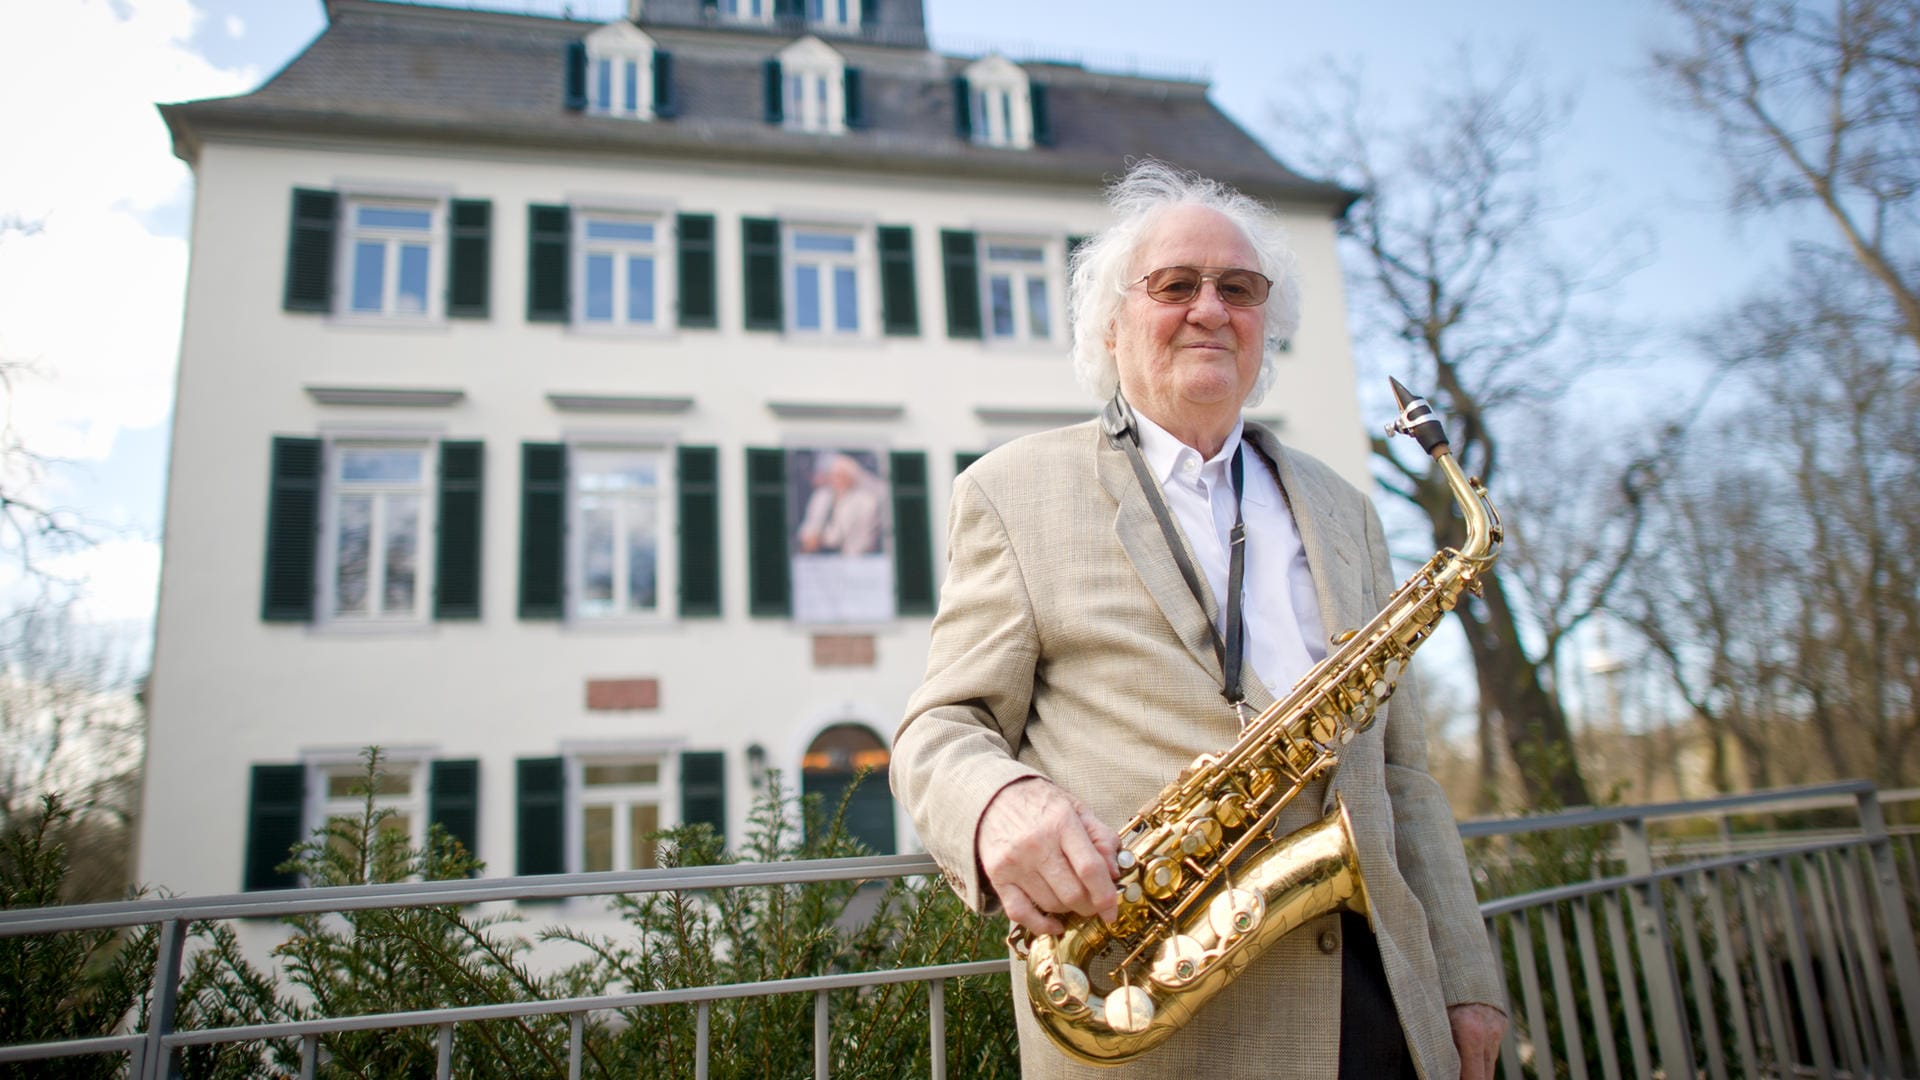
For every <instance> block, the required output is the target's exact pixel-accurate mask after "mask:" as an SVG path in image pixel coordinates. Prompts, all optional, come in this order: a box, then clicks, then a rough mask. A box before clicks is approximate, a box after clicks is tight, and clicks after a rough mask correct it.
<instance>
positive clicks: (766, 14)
mask: <svg viewBox="0 0 1920 1080" xmlns="http://www.w3.org/2000/svg"><path fill="white" fill-rule="evenodd" d="M773 4H774V0H719V2H718V4H717V6H718V8H719V10H720V14H722V15H723V16H725V17H726V19H727V21H728V22H757V23H763V22H770V21H771V20H772V19H773Z"/></svg>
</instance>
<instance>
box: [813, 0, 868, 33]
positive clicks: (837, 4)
mask: <svg viewBox="0 0 1920 1080" xmlns="http://www.w3.org/2000/svg"><path fill="white" fill-rule="evenodd" d="M807 21H808V22H810V23H812V24H813V25H815V26H823V27H826V28H827V29H830V30H857V29H859V27H860V0H807Z"/></svg>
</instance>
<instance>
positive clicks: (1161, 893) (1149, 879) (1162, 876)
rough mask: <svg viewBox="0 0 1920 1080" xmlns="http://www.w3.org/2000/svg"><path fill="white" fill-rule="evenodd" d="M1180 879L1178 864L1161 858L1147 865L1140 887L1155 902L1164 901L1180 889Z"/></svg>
mask: <svg viewBox="0 0 1920 1080" xmlns="http://www.w3.org/2000/svg"><path fill="white" fill-rule="evenodd" d="M1180 878H1181V871H1180V864H1179V863H1177V862H1174V861H1173V860H1172V859H1169V858H1166V857H1164V856H1162V857H1160V858H1157V859H1154V860H1153V861H1152V862H1149V863H1148V864H1147V870H1146V874H1145V880H1144V881H1143V882H1141V887H1142V888H1144V889H1145V890H1146V892H1147V895H1148V896H1151V897H1153V898H1154V899H1155V900H1165V899H1166V898H1167V897H1169V896H1172V895H1173V894H1174V892H1175V891H1177V890H1178V889H1179V888H1180Z"/></svg>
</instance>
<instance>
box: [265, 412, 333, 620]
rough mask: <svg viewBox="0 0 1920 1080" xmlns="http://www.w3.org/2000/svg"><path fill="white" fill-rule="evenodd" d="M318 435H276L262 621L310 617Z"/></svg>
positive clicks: (317, 515) (319, 454) (316, 539)
mask: <svg viewBox="0 0 1920 1080" xmlns="http://www.w3.org/2000/svg"><path fill="white" fill-rule="evenodd" d="M324 457H325V455H324V454H323V453H322V451H321V443H320V440H319V439H293V438H288V437H286V436H275V437H274V440H273V458H272V463H271V469H272V477H271V479H270V480H269V481H268V488H267V557H266V571H265V573H264V575H263V581H262V584H261V587H260V618H261V620H262V621H264V622H310V621H312V619H313V573H314V567H313V561H314V555H315V547H316V545H317V544H318V542H319V539H320V474H321V470H322V468H323V461H324Z"/></svg>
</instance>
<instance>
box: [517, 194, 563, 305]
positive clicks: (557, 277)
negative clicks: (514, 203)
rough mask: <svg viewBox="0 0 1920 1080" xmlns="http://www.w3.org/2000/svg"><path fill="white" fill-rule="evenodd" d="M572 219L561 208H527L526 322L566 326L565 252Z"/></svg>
mask: <svg viewBox="0 0 1920 1080" xmlns="http://www.w3.org/2000/svg"><path fill="white" fill-rule="evenodd" d="M571 228H572V215H571V213H570V212H569V211H568V209H567V208H566V207H564V206H529V207H527V321H528V322H566V321H567V318H568V312H567V248H568V241H569V240H570V239H571V235H570V234H571Z"/></svg>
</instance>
